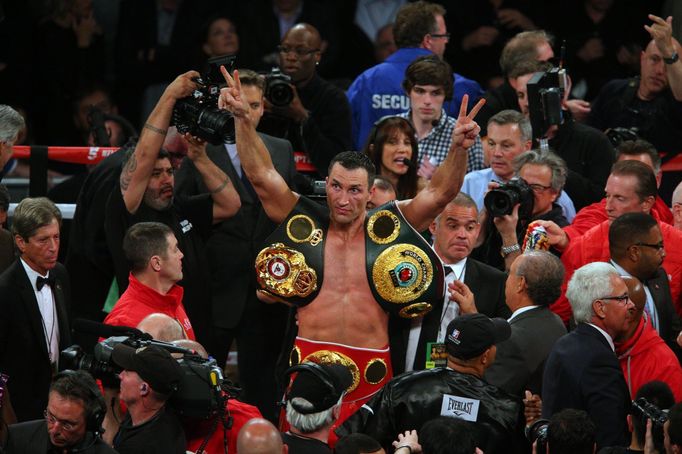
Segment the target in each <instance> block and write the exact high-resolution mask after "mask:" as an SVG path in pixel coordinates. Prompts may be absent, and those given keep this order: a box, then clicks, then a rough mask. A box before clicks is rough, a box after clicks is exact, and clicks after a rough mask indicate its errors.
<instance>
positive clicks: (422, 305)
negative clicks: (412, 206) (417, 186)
mask: <svg viewBox="0 0 682 454" xmlns="http://www.w3.org/2000/svg"><path fill="white" fill-rule="evenodd" d="M365 233H366V235H365V249H366V256H367V260H366V261H367V275H368V276H369V277H370V279H369V284H370V288H371V289H372V293H373V294H374V297H375V298H376V300H377V301H378V302H379V304H380V305H381V307H382V308H383V309H384V310H386V311H387V312H389V313H397V314H398V315H399V316H400V317H403V318H415V317H421V316H422V315H424V314H426V313H427V312H429V311H430V310H431V309H432V308H433V307H434V305H435V304H437V303H438V301H442V299H443V297H444V288H445V285H444V273H443V265H442V263H441V261H440V259H439V258H438V256H437V255H436V253H435V252H434V251H433V249H432V248H431V246H429V244H428V243H427V242H426V240H424V238H423V237H422V236H421V235H420V234H419V232H417V231H416V230H414V228H412V226H411V225H410V224H409V223H408V222H407V221H406V220H405V218H404V217H403V215H402V213H401V212H400V210H399V209H398V207H397V205H396V204H395V202H390V203H388V204H386V205H383V206H381V207H379V208H377V209H375V210H373V211H371V212H369V214H368V216H367V221H366V223H365Z"/></svg>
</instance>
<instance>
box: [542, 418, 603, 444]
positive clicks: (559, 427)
mask: <svg viewBox="0 0 682 454" xmlns="http://www.w3.org/2000/svg"><path fill="white" fill-rule="evenodd" d="M596 432H597V428H596V427H595V425H594V422H592V420H591V419H590V416H589V415H588V414H587V412H585V411H584V410H575V409H573V408H567V409H565V410H561V411H560V412H558V413H555V414H554V415H552V418H551V419H550V420H549V425H548V426H547V453H552V454H593V453H594V452H595V449H596V440H595V435H596ZM542 454H545V453H542Z"/></svg>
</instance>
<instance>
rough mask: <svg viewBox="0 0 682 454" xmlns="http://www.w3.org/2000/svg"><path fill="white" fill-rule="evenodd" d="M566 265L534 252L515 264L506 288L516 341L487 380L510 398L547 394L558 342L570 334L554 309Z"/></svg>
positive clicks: (500, 350) (500, 351)
mask: <svg viewBox="0 0 682 454" xmlns="http://www.w3.org/2000/svg"><path fill="white" fill-rule="evenodd" d="M563 277H564V267H563V265H562V264H561V261H560V260H559V259H558V258H557V257H555V256H554V255H552V254H551V253H549V252H541V251H529V252H526V253H524V254H523V255H520V256H518V257H517V258H516V260H514V263H512V266H511V269H510V270H509V276H508V277H507V284H506V286H505V293H506V303H507V306H509V309H511V310H512V311H513V312H512V315H511V317H510V318H509V325H510V326H511V337H510V338H509V339H507V340H506V341H504V342H501V343H500V344H499V345H498V346H497V355H496V356H495V362H494V363H493V364H492V366H490V367H489V368H488V370H487V371H486V373H485V379H486V380H487V381H488V382H489V383H490V384H493V385H495V386H497V387H499V388H501V389H504V390H505V391H507V392H508V393H510V394H512V395H515V396H518V397H520V398H522V397H524V392H525V391H526V390H529V391H530V392H531V393H533V394H542V373H543V372H544V369H545V361H546V360H547V357H548V356H549V352H550V351H551V350H552V347H553V346H554V342H556V340H557V339H559V338H560V337H561V336H563V335H564V334H566V328H565V327H564V324H563V323H562V321H561V319H560V318H559V317H558V316H557V315H556V314H555V313H553V312H552V311H550V310H549V305H550V304H552V303H553V302H554V301H556V299H557V298H558V297H559V295H560V292H561V290H560V286H561V282H562V281H563Z"/></svg>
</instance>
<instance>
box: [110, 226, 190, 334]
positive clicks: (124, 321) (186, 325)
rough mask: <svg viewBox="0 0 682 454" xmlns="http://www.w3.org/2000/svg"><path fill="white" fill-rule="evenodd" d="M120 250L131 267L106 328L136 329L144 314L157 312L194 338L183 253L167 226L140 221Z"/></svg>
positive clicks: (133, 227)
mask: <svg viewBox="0 0 682 454" xmlns="http://www.w3.org/2000/svg"><path fill="white" fill-rule="evenodd" d="M123 251H124V253H125V256H126V259H127V260H128V262H129V263H130V265H131V272H130V276H129V278H128V279H129V284H128V288H127V289H126V291H125V292H123V295H121V298H120V299H119V300H118V301H117V302H116V305H115V306H114V308H113V309H112V311H111V312H110V313H109V315H107V317H106V318H105V319H104V323H106V324H107V325H116V326H132V327H135V326H137V325H138V323H140V322H141V321H142V319H143V318H145V317H146V316H147V315H149V314H152V313H156V312H160V313H162V314H166V315H168V316H169V317H172V318H174V319H175V320H177V321H178V323H180V325H181V326H182V329H183V331H184V333H185V336H186V337H187V338H188V339H192V340H194V339H195V336H194V330H193V329H192V323H190V321H189V318H188V317H187V313H186V312H185V307H184V306H183V305H182V295H183V293H184V291H183V288H182V287H180V286H179V285H177V284H176V282H178V281H180V280H181V279H182V256H183V255H182V252H181V251H180V249H178V240H177V239H176V238H175V235H174V234H173V231H172V230H171V229H170V227H168V226H167V225H166V224H161V223H159V222H140V223H138V224H134V225H133V226H132V227H130V228H129V229H128V232H126V235H125V237H124V238H123Z"/></svg>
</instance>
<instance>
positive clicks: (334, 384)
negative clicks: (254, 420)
mask: <svg viewBox="0 0 682 454" xmlns="http://www.w3.org/2000/svg"><path fill="white" fill-rule="evenodd" d="M317 368H319V369H318V370H317V371H314V369H317ZM289 370H290V371H291V372H296V377H295V378H294V381H293V383H292V384H291V388H290V389H289V393H288V394H287V400H289V401H291V399H293V398H295V397H302V398H303V399H305V400H307V401H308V402H310V403H311V404H312V405H313V408H312V409H309V408H302V407H300V406H297V405H294V404H293V403H292V406H293V407H294V409H295V410H296V411H297V412H299V413H302V414H311V413H318V412H321V411H324V410H328V409H330V408H331V407H333V406H334V405H335V404H336V403H337V402H338V401H339V399H340V398H341V394H342V393H343V392H345V391H346V390H347V389H348V387H349V386H350V385H351V383H353V376H352V375H351V372H350V371H349V370H348V368H347V367H346V366H343V365H341V364H317V363H315V364H310V363H303V364H301V365H298V366H294V367H292V368H291V369H289Z"/></svg>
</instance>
